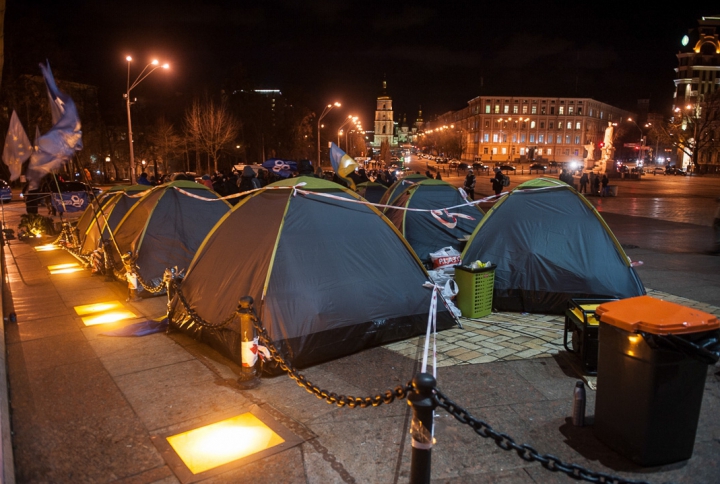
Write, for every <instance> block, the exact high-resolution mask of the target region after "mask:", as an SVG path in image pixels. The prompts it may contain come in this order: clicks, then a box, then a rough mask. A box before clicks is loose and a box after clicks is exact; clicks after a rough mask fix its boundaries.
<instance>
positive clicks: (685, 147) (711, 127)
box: [662, 91, 720, 172]
mask: <svg viewBox="0 0 720 484" xmlns="http://www.w3.org/2000/svg"><path fill="white" fill-rule="evenodd" d="M662 130H663V134H664V135H665V138H664V139H662V141H663V142H667V143H668V144H670V145H672V146H673V147H675V148H677V149H678V150H679V151H680V152H682V153H684V154H685V155H687V156H688V157H690V159H691V160H692V168H693V169H694V170H695V171H697V172H699V170H700V165H701V164H708V163H711V162H712V160H711V158H712V154H713V153H714V152H715V151H717V149H718V144H719V143H718V132H720V91H715V92H713V93H712V94H706V95H705V96H704V97H700V98H699V99H698V102H696V103H695V105H690V106H688V107H687V108H685V109H682V108H678V109H676V111H675V113H674V116H673V118H672V119H671V120H670V122H669V123H667V125H665V126H663V127H662Z"/></svg>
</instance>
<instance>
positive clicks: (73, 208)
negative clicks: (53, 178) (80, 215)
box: [50, 192, 88, 213]
mask: <svg viewBox="0 0 720 484" xmlns="http://www.w3.org/2000/svg"><path fill="white" fill-rule="evenodd" d="M50 202H51V203H52V205H53V207H54V208H55V210H57V212H58V213H63V212H68V213H70V212H83V211H84V210H85V209H86V208H87V206H88V196H87V193H85V192H64V193H61V194H59V193H53V194H52V195H51V197H50Z"/></svg>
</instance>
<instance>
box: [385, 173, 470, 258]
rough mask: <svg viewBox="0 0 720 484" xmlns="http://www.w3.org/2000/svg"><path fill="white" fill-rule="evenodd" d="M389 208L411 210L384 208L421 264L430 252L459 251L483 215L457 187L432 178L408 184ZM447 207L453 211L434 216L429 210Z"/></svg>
mask: <svg viewBox="0 0 720 484" xmlns="http://www.w3.org/2000/svg"><path fill="white" fill-rule="evenodd" d="M392 205H393V206H395V207H399V208H407V209H413V210H399V209H394V208H386V209H385V215H386V216H387V217H388V218H389V219H390V221H391V222H392V223H393V224H395V226H396V227H397V228H398V229H399V230H400V233H401V234H403V236H404V237H405V239H406V240H407V241H408V243H410V246H411V247H412V248H413V249H414V250H415V253H416V254H417V255H418V257H419V258H420V260H422V261H423V262H424V263H429V262H430V253H432V252H436V251H438V250H440V249H442V248H445V247H453V248H454V249H455V250H457V251H458V252H460V251H461V250H462V247H463V244H464V240H465V239H467V238H468V237H469V236H470V234H472V233H473V230H475V227H476V226H477V224H478V223H479V222H480V220H481V219H482V218H483V215H484V213H483V211H482V210H481V209H480V208H479V207H478V206H477V205H470V204H468V203H467V202H466V201H465V199H464V198H463V197H462V195H461V194H460V191H459V190H458V189H457V188H456V187H454V186H453V185H451V184H449V183H448V182H446V181H443V180H434V179H432V178H426V179H425V180H420V181H418V182H417V183H414V184H412V185H410V186H409V187H408V188H406V189H405V191H403V192H402V193H401V194H400V196H398V197H397V199H396V200H395V201H394V202H393V203H392ZM449 207H456V208H452V209H450V210H447V213H444V212H436V213H435V214H434V215H433V213H431V212H430V211H429V210H441V209H444V208H449ZM415 210H421V211H415Z"/></svg>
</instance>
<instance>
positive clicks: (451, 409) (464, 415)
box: [434, 388, 648, 484]
mask: <svg viewBox="0 0 720 484" xmlns="http://www.w3.org/2000/svg"><path fill="white" fill-rule="evenodd" d="M434 399H435V403H437V405H438V406H439V407H442V408H443V409H445V411H447V412H448V413H449V414H450V415H452V416H453V417H455V419H456V420H457V421H458V422H460V423H464V424H466V425H468V426H469V427H471V428H472V429H473V430H474V431H475V433H476V434H478V435H479V436H480V437H483V438H485V439H488V438H490V439H493V440H494V441H495V444H496V445H497V446H498V447H500V448H501V449H503V450H508V451H511V450H514V451H515V452H516V453H517V455H518V456H519V457H520V458H521V459H522V460H524V461H527V462H539V463H540V464H541V465H542V466H543V467H544V468H545V469H547V470H549V471H552V472H562V473H564V474H567V475H568V476H569V477H572V478H573V479H576V480H583V481H588V482H599V483H603V484H605V483H612V484H648V482H647V481H636V480H630V479H625V478H623V477H618V476H613V475H610V474H605V473H603V472H594V471H591V470H589V469H586V468H585V467H582V466H580V465H577V464H567V463H565V462H563V461H562V460H560V459H559V458H557V457H555V456H554V455H551V454H540V453H539V452H538V451H537V450H535V449H534V448H533V447H531V446H530V445H528V444H517V443H516V442H515V440H514V439H513V438H512V437H510V436H509V435H507V434H504V433H502V432H498V431H496V430H494V429H493V428H492V427H491V426H490V425H488V424H487V423H485V422H483V421H482V420H479V419H476V418H475V417H473V416H472V415H470V413H469V412H468V411H467V410H465V409H464V408H462V407H461V406H460V405H458V404H457V403H455V402H453V401H452V400H450V399H449V398H448V397H447V396H445V395H444V394H443V393H442V392H441V391H440V390H438V389H437V388H436V389H435V392H434Z"/></svg>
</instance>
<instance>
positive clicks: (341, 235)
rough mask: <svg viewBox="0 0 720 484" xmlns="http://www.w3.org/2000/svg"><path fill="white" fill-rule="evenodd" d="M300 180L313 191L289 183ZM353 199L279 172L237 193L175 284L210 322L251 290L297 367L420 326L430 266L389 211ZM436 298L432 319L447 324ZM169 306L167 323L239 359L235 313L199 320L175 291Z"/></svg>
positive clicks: (319, 182)
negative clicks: (263, 184)
mask: <svg viewBox="0 0 720 484" xmlns="http://www.w3.org/2000/svg"><path fill="white" fill-rule="evenodd" d="M299 183H305V185H304V186H303V187H302V189H304V190H307V191H309V192H313V193H311V194H302V193H294V192H293V190H292V189H291V188H290V187H292V186H294V185H295V184H299ZM278 187H283V188H278ZM314 193H320V194H328V195H332V196H334V197H340V198H341V199H340V200H338V199H336V198H335V199H333V198H327V197H322V196H320V195H315V194H314ZM345 200H349V201H345ZM355 201H361V202H362V201H364V200H363V199H362V198H360V196H359V195H357V194H356V193H354V192H352V191H351V190H349V189H346V188H344V187H342V186H340V185H338V184H337V183H333V182H330V181H327V180H323V179H320V178H314V177H298V178H291V179H287V180H282V181H278V182H275V183H272V184H270V185H268V186H267V187H265V188H264V189H262V190H259V191H257V192H255V193H253V194H251V195H250V196H248V197H247V198H245V199H243V200H242V201H240V203H238V204H237V205H236V206H235V207H234V208H233V210H232V211H231V212H230V213H228V214H227V215H226V216H225V217H224V218H223V219H222V220H221V221H220V222H218V224H217V225H216V226H215V228H213V229H212V231H211V232H210V233H209V234H208V236H207V238H206V239H205V241H204V242H203V245H202V247H201V248H200V249H199V250H198V252H197V255H196V256H195V259H194V260H193V261H192V264H191V265H190V268H189V270H188V273H187V276H186V277H185V279H184V280H183V282H182V285H181V291H182V294H183V296H184V298H185V300H186V301H187V303H188V304H189V307H191V308H192V309H193V310H194V311H195V312H196V313H197V315H198V316H199V317H201V318H202V319H204V320H205V321H208V322H210V323H211V324H216V323H218V322H221V321H224V320H226V318H228V315H231V314H232V313H233V311H235V309H236V308H237V305H238V300H239V299H240V298H241V297H244V296H251V297H252V298H253V299H254V300H255V308H256V311H257V313H258V316H259V318H260V319H261V321H262V322H263V325H264V327H265V328H266V329H267V331H268V333H269V336H270V338H271V339H272V341H273V342H274V345H275V346H276V347H277V348H278V349H280V350H281V352H282V353H283V354H284V355H285V356H286V357H287V358H288V359H289V360H290V361H291V362H292V363H293V364H294V365H295V366H298V367H301V366H307V365H311V364H315V363H319V362H321V361H325V360H330V359H333V358H338V357H341V356H344V355H348V354H351V353H354V352H357V351H359V350H362V349H364V348H367V347H370V346H376V345H379V344H383V343H386V342H390V341H395V340H399V339H403V338H408V337H411V336H416V335H419V334H424V332H425V328H426V325H427V319H428V310H429V307H430V299H431V295H432V293H431V291H432V290H431V289H429V288H426V287H423V283H424V282H425V281H427V280H428V275H427V273H426V272H425V270H424V269H423V267H422V264H421V263H420V261H419V260H418V259H417V257H415V255H414V253H413V251H412V249H411V248H410V247H409V246H408V245H407V242H406V241H405V240H404V239H403V238H402V236H401V235H400V234H399V233H398V231H397V230H396V229H395V227H394V226H393V225H392V224H391V223H390V222H389V221H388V219H387V218H385V217H384V216H383V215H382V214H381V213H380V212H379V211H378V210H377V209H376V208H374V207H372V206H370V205H367V204H362V203H353V202H355ZM439 306H440V307H439V308H438V329H446V328H449V327H451V326H453V325H454V324H455V321H454V318H453V316H452V314H451V313H450V312H449V311H448V310H447V309H446V308H445V307H444V306H443V305H442V304H441V305H439ZM169 315H170V325H171V327H177V328H179V329H181V330H182V331H184V332H186V333H188V334H190V335H192V336H193V337H194V338H195V339H198V340H200V341H203V342H204V343H206V344H208V345H209V346H211V347H213V348H215V349H216V350H218V351H220V352H221V353H222V354H224V355H225V356H227V357H228V358H230V359H232V360H234V361H236V362H238V363H240V354H239V351H238V348H239V327H238V324H239V323H238V321H237V318H236V319H235V320H233V321H232V322H231V323H230V324H228V325H227V326H225V327H222V328H217V329H216V328H209V327H204V326H202V325H200V324H198V323H196V322H194V321H193V318H192V317H191V315H189V314H188V312H187V310H186V308H185V306H184V305H183V303H182V301H181V300H180V298H179V297H177V296H176V297H175V298H174V299H173V301H172V304H171V309H170V312H169ZM266 371H271V370H268V369H267V368H266Z"/></svg>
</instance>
